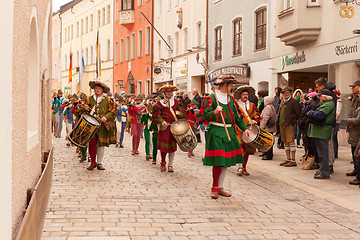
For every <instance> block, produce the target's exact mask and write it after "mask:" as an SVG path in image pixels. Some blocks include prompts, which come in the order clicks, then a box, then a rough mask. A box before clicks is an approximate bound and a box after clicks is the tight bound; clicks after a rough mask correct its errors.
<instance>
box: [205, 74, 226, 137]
mask: <svg viewBox="0 0 360 240" xmlns="http://www.w3.org/2000/svg"><path fill="white" fill-rule="evenodd" d="M205 75H206V77H207V78H208V79H209V83H210V85H211V90H212V91H213V93H214V97H215V100H216V103H217V105H218V106H220V104H219V100H218V99H217V96H216V92H215V87H214V85H213V83H212V81H211V78H210V77H209V75H208V74H205ZM220 116H221V121H222V123H223V124H224V128H225V131H226V135H227V137H228V139H229V141H231V138H230V135H229V132H228V129H227V127H226V123H225V118H224V115H223V112H220Z"/></svg>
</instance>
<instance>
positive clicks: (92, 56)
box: [90, 46, 94, 64]
mask: <svg viewBox="0 0 360 240" xmlns="http://www.w3.org/2000/svg"><path fill="white" fill-rule="evenodd" d="M90 64H94V48H93V46H91V48H90Z"/></svg>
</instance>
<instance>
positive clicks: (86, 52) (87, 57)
mask: <svg viewBox="0 0 360 240" xmlns="http://www.w3.org/2000/svg"><path fill="white" fill-rule="evenodd" d="M88 64H89V49H88V48H86V50H85V65H88Z"/></svg>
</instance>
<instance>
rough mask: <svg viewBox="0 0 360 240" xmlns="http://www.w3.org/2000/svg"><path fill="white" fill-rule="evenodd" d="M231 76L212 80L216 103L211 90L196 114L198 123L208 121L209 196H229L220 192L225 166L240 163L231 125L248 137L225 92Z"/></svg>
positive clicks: (222, 189) (206, 148)
mask: <svg viewBox="0 0 360 240" xmlns="http://www.w3.org/2000/svg"><path fill="white" fill-rule="evenodd" d="M236 82H237V81H236V80H235V77H234V76H231V75H223V76H220V77H218V78H217V79H216V82H214V85H218V86H219V88H218V89H217V90H215V93H216V97H217V99H218V101H219V105H218V104H217V102H216V99H215V95H214V93H212V94H210V96H208V97H206V98H205V100H204V103H203V105H202V107H201V109H200V111H199V113H198V114H197V116H198V117H199V121H200V123H203V122H205V121H208V122H209V127H208V129H207V130H208V133H207V136H206V145H205V157H204V165H205V166H213V170H212V173H213V186H212V190H211V198H214V199H216V198H218V197H219V195H221V196H225V197H230V196H231V194H230V193H227V192H225V191H224V188H223V184H224V180H225V174H226V169H227V168H228V167H231V166H235V165H236V164H237V163H242V162H243V155H242V153H243V152H242V149H241V146H240V144H239V141H238V140H237V138H236V135H235V129H234V127H233V126H234V124H236V125H237V126H238V127H239V128H240V129H241V130H242V131H243V132H244V134H245V135H247V136H249V134H250V133H249V130H247V127H246V124H245V123H244V121H243V119H242V116H240V115H239V114H238V109H237V106H236V104H235V99H234V97H232V96H231V95H230V94H229V93H230V92H231V89H232V88H233V84H234V83H236ZM220 112H222V114H223V116H224V119H225V124H226V127H227V130H228V132H229V136H230V139H231V140H229V139H228V136H227V133H226V131H225V129H224V124H223V122H222V118H221V114H220Z"/></svg>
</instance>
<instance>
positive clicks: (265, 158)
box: [261, 156, 272, 160]
mask: <svg viewBox="0 0 360 240" xmlns="http://www.w3.org/2000/svg"><path fill="white" fill-rule="evenodd" d="M261 160H272V158H268V157H267V156H264V157H263V158H262V159H261Z"/></svg>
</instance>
